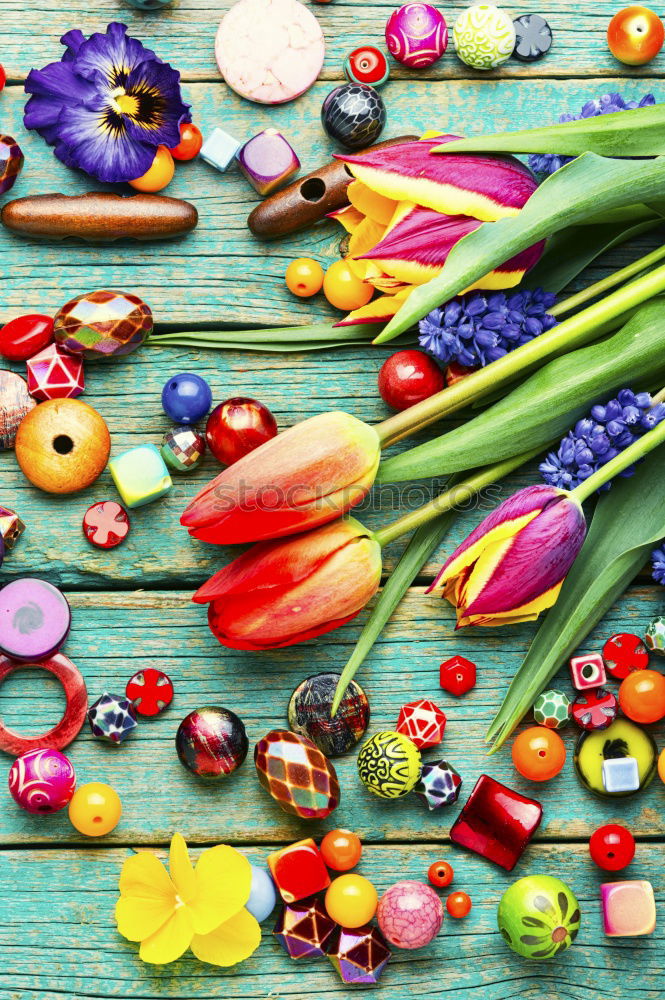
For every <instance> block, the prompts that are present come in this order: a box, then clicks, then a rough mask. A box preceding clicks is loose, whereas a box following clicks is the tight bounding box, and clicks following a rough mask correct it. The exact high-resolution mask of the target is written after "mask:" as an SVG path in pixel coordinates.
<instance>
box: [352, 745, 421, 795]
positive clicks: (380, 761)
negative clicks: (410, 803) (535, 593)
mask: <svg viewBox="0 0 665 1000" xmlns="http://www.w3.org/2000/svg"><path fill="white" fill-rule="evenodd" d="M421 769H422V760H421V757H420V751H419V750H418V748H417V746H416V745H415V744H414V743H412V742H411V740H410V739H408V737H406V736H403V735H402V733H396V732H393V731H392V730H385V731H384V732H381V733H376V734H375V735H374V736H372V738H371V739H369V740H367V742H366V743H365V744H364V746H363V748H362V750H361V751H360V753H359V754H358V775H359V777H360V780H361V781H362V783H363V785H364V786H365V788H367V789H368V791H370V792H372V793H373V794H374V795H378V796H379V798H382V799H399V798H401V796H403V795H407V794H408V793H409V792H410V791H411V790H412V789H413V787H414V786H415V784H416V782H417V781H418V778H419V777H420V771H421Z"/></svg>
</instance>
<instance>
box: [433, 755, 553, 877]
mask: <svg viewBox="0 0 665 1000" xmlns="http://www.w3.org/2000/svg"><path fill="white" fill-rule="evenodd" d="M542 815H543V808H542V806H541V804H540V802H536V800H535V799H529V798H527V797H526V796H525V795H520V794H519V792H514V791H513V790H512V788H508V787H507V786H506V785H502V784H501V783H500V782H499V781H495V780H494V778H490V777H489V775H487V774H481V776H480V777H479V778H478V781H477V782H476V785H475V787H474V789H473V791H472V792H471V795H470V796H469V798H468V800H467V803H466V805H465V806H464V808H463V809H462V812H461V813H460V814H459V816H458V817H457V819H456V820H455V823H454V824H453V826H452V828H451V830H450V839H451V840H452V842H453V844H457V845H458V846H459V847H466V848H467V849H468V850H470V851H474V852H475V853H476V854H480V855H481V857H483V858H487V860H488V861H492V862H494V864H495V865H500V867H501V868H505V869H506V871H508V872H511V871H512V870H513V868H514V867H515V865H516V864H517V862H518V861H519V859H520V858H521V856H522V854H523V852H524V850H525V849H526V847H527V845H528V843H529V841H530V840H531V838H532V837H533V835H534V833H535V832H536V830H537V829H538V827H539V825H540V821H541V819H542Z"/></svg>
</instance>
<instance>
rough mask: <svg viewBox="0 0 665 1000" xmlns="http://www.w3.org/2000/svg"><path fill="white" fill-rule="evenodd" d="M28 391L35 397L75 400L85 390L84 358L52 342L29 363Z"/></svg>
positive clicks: (27, 366) (27, 363) (27, 365)
mask: <svg viewBox="0 0 665 1000" xmlns="http://www.w3.org/2000/svg"><path fill="white" fill-rule="evenodd" d="M26 368H27V371H28V392H29V393H30V395H31V396H34V397H35V399H39V400H43V399H73V398H74V397H75V396H80V395H81V393H82V392H83V390H84V389H85V376H84V374H83V362H82V360H81V358H77V357H74V355H73V354H68V353H67V351H64V350H63V349H62V347H59V346H58V345H57V344H49V346H48V347H45V348H44V350H43V351H40V352H39V354H35V356H34V357H32V358H30V360H29V361H27V362H26Z"/></svg>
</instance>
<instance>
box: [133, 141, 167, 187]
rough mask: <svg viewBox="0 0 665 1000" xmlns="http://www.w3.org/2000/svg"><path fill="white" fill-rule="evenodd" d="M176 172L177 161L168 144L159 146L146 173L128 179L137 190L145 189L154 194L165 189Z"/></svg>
mask: <svg viewBox="0 0 665 1000" xmlns="http://www.w3.org/2000/svg"><path fill="white" fill-rule="evenodd" d="M174 173H175V163H174V162H173V157H172V156H171V152H170V150H169V149H168V148H167V147H166V146H161V145H160V146H158V147H157V149H156V150H155V156H154V159H153V161H152V163H151V164H150V166H149V167H148V169H147V170H146V172H145V173H144V174H141V176H140V177H134V178H133V179H132V180H131V181H127V183H128V184H129V186H130V187H133V188H134V190H135V191H143V192H145V193H147V194H154V193H155V192H157V191H163V190H164V188H165V187H167V186H168V185H169V184H170V183H171V181H172V180H173V175H174Z"/></svg>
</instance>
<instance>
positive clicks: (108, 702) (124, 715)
mask: <svg viewBox="0 0 665 1000" xmlns="http://www.w3.org/2000/svg"><path fill="white" fill-rule="evenodd" d="M88 722H89V723H90V729H91V730H92V735H93V736H95V737H96V738H97V739H98V740H106V742H107V743H112V744H114V746H118V745H119V744H120V743H124V741H125V740H126V739H127V737H128V736H131V734H132V733H133V732H134V730H135V729H136V726H137V722H136V710H135V708H134V706H133V705H132V703H131V701H129V699H128V698H123V697H122V695H119V694H109V693H108V691H105V692H104V694H103V695H102V696H101V698H98V699H97V701H96V702H94V704H92V705H91V706H90V708H89V709H88Z"/></svg>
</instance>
